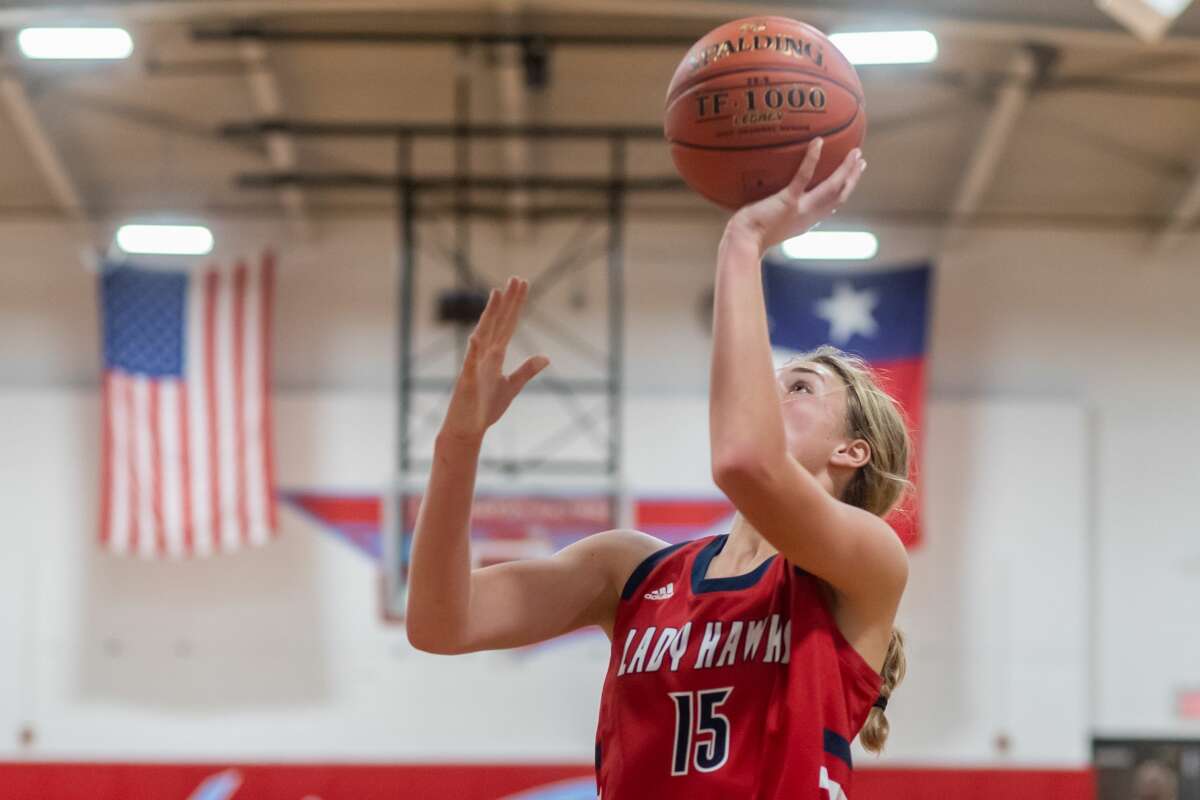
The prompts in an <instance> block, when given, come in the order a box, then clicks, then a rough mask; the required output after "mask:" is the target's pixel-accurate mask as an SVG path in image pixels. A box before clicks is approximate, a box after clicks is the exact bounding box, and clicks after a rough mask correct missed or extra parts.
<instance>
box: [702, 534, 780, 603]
mask: <svg viewBox="0 0 1200 800" xmlns="http://www.w3.org/2000/svg"><path fill="white" fill-rule="evenodd" d="M728 539H729V535H728V534H724V533H723V534H721V535H720V536H717V537H716V538H715V539H713V540H712V541H711V542H709V543H708V544H706V545H704V549H702V550H701V551H700V552H699V553H697V554H696V560H695V562H693V563H692V594H702V593H704V592H722V591H736V590H738V589H749V588H750V587H751V586H753V585H754V584H756V583H758V581H759V579H760V578H762V576H763V575H765V574H766V572H767V569H768V568H769V567H770V566H771V562H772V561H774V560H775V556H771V557H770V558H768V559H767V560H766V561H764V562H763V563H761V564H759V565H758V566H757V567H755V568H754V569H753V570H751V571H750V572H747V573H746V574H745V575H733V576H731V577H728V578H706V577H704V576H705V575H707V574H708V565H709V564H710V563H712V560H713V559H714V558H716V556H717V553H720V552H721V550H723V549H724V548H725V542H726V541H727V540H728Z"/></svg>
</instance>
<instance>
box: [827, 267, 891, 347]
mask: <svg viewBox="0 0 1200 800" xmlns="http://www.w3.org/2000/svg"><path fill="white" fill-rule="evenodd" d="M877 305H879V292H877V291H873V290H871V289H863V290H862V291H861V292H859V291H855V290H854V286H852V285H851V284H850V283H849V282H846V281H839V282H838V283H836V284H834V287H833V296H832V297H827V298H825V299H824V300H820V301H818V302H817V310H816V315H817V316H818V317H820V318H821V319H824V320H828V321H829V338H830V339H832V340H833V342H834V344H845V343H846V342H848V341H850V338H851V337H852V336H854V334H856V333H857V334H859V335H860V336H867V337H870V336H874V335H875V332H876V331H877V330H879V326H878V325H877V324H876V323H875V317H873V316H872V315H871V311H872V310H873V309H874V308H875V306H877Z"/></svg>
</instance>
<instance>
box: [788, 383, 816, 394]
mask: <svg viewBox="0 0 1200 800" xmlns="http://www.w3.org/2000/svg"><path fill="white" fill-rule="evenodd" d="M789 391H792V392H800V391H805V392H808V393H809V394H812V387H811V386H809V385H808V383H807V382H806V381H796V382H795V383H793V384H792V388H791V389H790V390H789Z"/></svg>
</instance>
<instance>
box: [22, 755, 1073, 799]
mask: <svg viewBox="0 0 1200 800" xmlns="http://www.w3.org/2000/svg"><path fill="white" fill-rule="evenodd" d="M229 768H232V769H236V770H237V771H238V772H239V773H240V774H241V777H242V784H241V787H240V788H239V789H238V791H237V792H236V793H235V794H234V795H233V800H276V799H277V798H278V800H297V799H298V798H301V797H304V796H306V795H310V796H316V797H320V798H322V800H385V798H386V800H394V799H395V798H401V797H413V798H416V797H420V798H423V800H436V799H437V798H447V800H449V799H451V798H453V800H498V799H499V798H502V797H505V796H506V795H509V794H512V793H515V792H520V791H522V790H525V789H534V788H536V787H539V786H545V785H547V784H550V783H554V782H557V781H562V780H567V779H582V780H587V779H589V778H590V777H591V775H592V768H591V766H590V765H582V764H579V765H570V764H568V765H546V764H528V765H525V764H471V765H459V764H438V765H418V764H411V765H407V764H406V765H400V764H393V765H382V764H353V765H351V764H249V765H244V764H232V765H231V764H81V763H37V762H0V786H3V787H4V796H5V797H13V798H27V797H28V798H39V799H40V800H127V798H143V797H145V798H155V800H186V799H187V798H188V796H189V795H190V794H191V793H192V792H194V791H195V790H196V788H197V787H198V786H199V785H200V783H201V782H202V781H204V780H205V779H206V778H208V777H211V776H213V775H215V774H217V773H219V772H221V771H222V770H225V769H229ZM852 794H853V796H854V800H1013V798H1020V800H1093V798H1094V797H1095V780H1094V777H1093V774H1092V772H1091V771H1090V770H1087V769H1078V770H1066V769H1061V770H1051V769H859V770H856V771H855V778H854V787H853V789H852Z"/></svg>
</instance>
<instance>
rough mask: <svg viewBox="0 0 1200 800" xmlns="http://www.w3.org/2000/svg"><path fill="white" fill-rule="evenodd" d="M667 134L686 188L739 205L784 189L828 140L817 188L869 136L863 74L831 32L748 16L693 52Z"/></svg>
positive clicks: (671, 98) (671, 106)
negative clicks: (811, 149) (818, 141)
mask: <svg viewBox="0 0 1200 800" xmlns="http://www.w3.org/2000/svg"><path fill="white" fill-rule="evenodd" d="M664 129H665V133H666V137H667V142H668V143H669V144H670V146H671V158H672V159H673V160H674V162H675V168H676V169H677V170H679V174H680V175H681V176H682V177H683V179H684V180H685V181H686V182H687V184H688V185H689V186H691V187H692V188H693V189H695V190H696V191H697V192H699V193H700V194H702V195H704V196H705V197H707V198H708V199H709V200H712V201H713V202H714V203H718V204H720V205H722V206H725V207H726V208H738V207H740V206H743V205H745V204H746V203H749V202H752V201H754V200H759V199H761V198H763V197H766V196H767V195H769V194H771V193H772V192H776V191H778V190H779V189H782V188H783V187H784V186H786V185H787V183H788V181H789V180H791V178H792V176H793V175H795V174H796V170H797V169H798V168H799V166H800V162H801V160H803V158H804V153H805V151H806V150H807V149H808V143H809V142H810V141H812V140H813V139H814V138H816V137H818V136H820V137H823V138H824V140H825V146H824V148H823V150H822V152H821V162H820V164H819V165H818V166H817V172H816V175H815V176H814V177H813V183H817V182H819V181H821V180H823V179H824V178H825V177H827V176H828V175H829V174H830V173H831V172H833V171H834V169H836V168H837V166H838V164H840V163H841V162H842V159H843V158H845V157H846V154H847V153H848V152H850V151H851V150H852V149H854V148H855V147H858V146H859V145H861V144H862V140H863V136H864V135H865V133H866V130H867V117H866V112H865V110H864V108H863V90H862V84H861V83H859V80H858V73H856V72H855V71H854V67H853V66H852V65H851V64H850V62H849V61H847V60H846V57H845V56H843V55H842V54H841V52H840V51H839V50H838V49H837V48H836V47H834V46H833V43H832V42H830V41H829V39H827V38H825V34H823V33H821V32H820V31H819V30H817V29H816V28H814V27H812V26H811V25H806V24H804V23H803V22H797V21H796V20H794V19H788V18H786V17H747V18H746V19H739V20H735V21H733V22H728V23H726V24H724V25H722V26H721V27H719V28H717V29H716V30H713V31H711V32H710V33H708V34H707V35H706V36H704V37H703V38H701V39H700V41H698V42H696V44H694V45H693V46H692V48H691V49H690V50H689V51H688V54H687V56H685V57H684V59H683V61H682V62H681V63H680V65H679V68H678V69H676V70H675V76H674V77H673V78H671V85H670V87H669V88H668V89H667V108H666V121H665V124H664Z"/></svg>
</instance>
